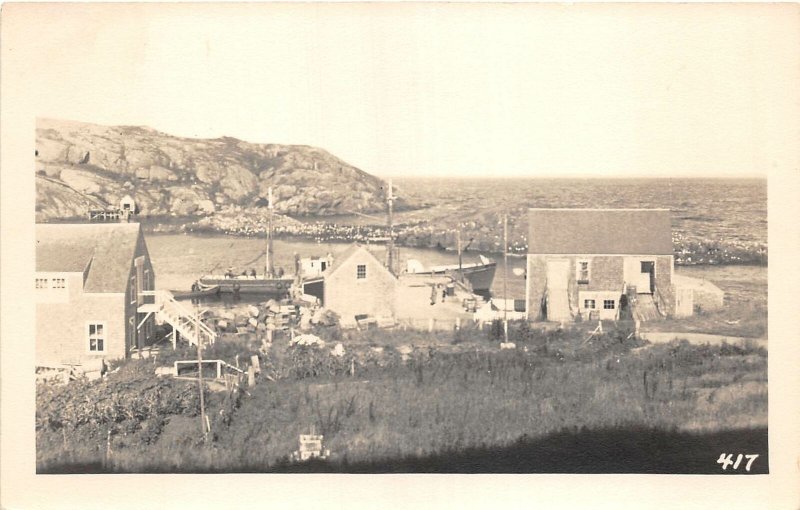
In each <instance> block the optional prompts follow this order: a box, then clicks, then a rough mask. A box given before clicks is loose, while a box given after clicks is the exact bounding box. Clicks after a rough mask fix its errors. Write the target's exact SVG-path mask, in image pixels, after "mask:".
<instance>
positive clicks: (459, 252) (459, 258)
mask: <svg viewBox="0 0 800 510" xmlns="http://www.w3.org/2000/svg"><path fill="white" fill-rule="evenodd" d="M456 246H457V247H458V277H459V278H462V276H463V274H464V272H463V269H462V267H461V224H460V223H459V225H458V230H456Z"/></svg>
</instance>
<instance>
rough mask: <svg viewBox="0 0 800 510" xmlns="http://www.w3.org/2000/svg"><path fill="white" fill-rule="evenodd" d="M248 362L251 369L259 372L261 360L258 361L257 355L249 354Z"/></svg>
mask: <svg viewBox="0 0 800 510" xmlns="http://www.w3.org/2000/svg"><path fill="white" fill-rule="evenodd" d="M250 364H251V365H252V366H253V369H254V370H255V372H256V373H257V374H260V373H261V362H260V361H259V359H258V356H257V355H256V354H253V355H252V356H250Z"/></svg>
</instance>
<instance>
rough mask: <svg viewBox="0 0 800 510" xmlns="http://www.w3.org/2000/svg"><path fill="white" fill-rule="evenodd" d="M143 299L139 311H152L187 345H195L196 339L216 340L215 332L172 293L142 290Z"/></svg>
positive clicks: (208, 343)
mask: <svg viewBox="0 0 800 510" xmlns="http://www.w3.org/2000/svg"><path fill="white" fill-rule="evenodd" d="M141 294H142V296H144V297H145V301H151V302H150V303H144V304H141V305H139V308H138V311H139V313H146V314H150V313H154V314H155V318H156V322H157V323H159V324H163V323H165V322H166V323H167V324H169V325H170V326H172V327H173V328H174V330H175V331H177V332H178V333H180V335H181V337H183V338H185V339H186V340H187V341H188V342H189V345H197V343H198V340H199V341H200V342H202V344H203V345H210V344H213V343H214V342H216V340H217V333H216V332H215V331H214V330H213V329H211V328H209V327H208V326H206V324H205V323H203V321H201V320H200V318H199V316H198V314H197V313H196V312H195V311H194V310H192V309H191V308H187V307H185V306H184V305H182V304H181V303H179V302H178V301H176V300H175V298H174V297H173V295H172V293H170V292H168V291H165V290H150V291H142V292H141Z"/></svg>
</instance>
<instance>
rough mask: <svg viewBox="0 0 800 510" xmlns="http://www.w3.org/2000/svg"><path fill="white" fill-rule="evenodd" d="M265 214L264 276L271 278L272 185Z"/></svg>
mask: <svg viewBox="0 0 800 510" xmlns="http://www.w3.org/2000/svg"><path fill="white" fill-rule="evenodd" d="M268 200H269V205H268V206H267V209H268V216H267V258H266V261H265V263H264V278H272V273H273V271H272V209H273V207H272V187H270V188H269V196H268Z"/></svg>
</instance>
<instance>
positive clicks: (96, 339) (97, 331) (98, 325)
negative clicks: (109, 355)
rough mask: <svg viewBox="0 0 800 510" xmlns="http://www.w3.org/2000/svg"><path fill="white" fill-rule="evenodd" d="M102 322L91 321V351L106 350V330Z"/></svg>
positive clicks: (89, 334) (89, 337) (89, 335)
mask: <svg viewBox="0 0 800 510" xmlns="http://www.w3.org/2000/svg"><path fill="white" fill-rule="evenodd" d="M105 329H106V328H105V325H104V324H103V323H102V322H90V323H89V328H88V339H89V352H96V353H102V352H106V346H105V343H106V332H105Z"/></svg>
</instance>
